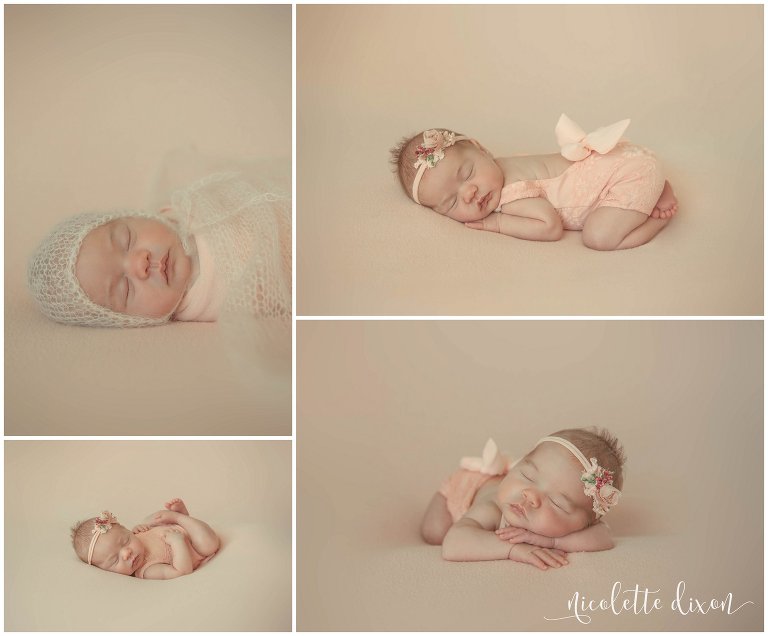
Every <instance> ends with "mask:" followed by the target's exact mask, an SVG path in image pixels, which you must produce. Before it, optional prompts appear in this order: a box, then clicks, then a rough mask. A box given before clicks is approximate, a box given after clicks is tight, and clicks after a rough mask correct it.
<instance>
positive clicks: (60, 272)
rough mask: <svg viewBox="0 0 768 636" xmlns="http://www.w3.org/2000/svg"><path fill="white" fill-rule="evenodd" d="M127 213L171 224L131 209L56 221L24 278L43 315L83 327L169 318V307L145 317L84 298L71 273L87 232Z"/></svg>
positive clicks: (141, 324)
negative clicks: (160, 313)
mask: <svg viewBox="0 0 768 636" xmlns="http://www.w3.org/2000/svg"><path fill="white" fill-rule="evenodd" d="M131 216H133V217H143V218H150V219H154V220H156V221H160V222H161V223H164V224H165V225H168V226H169V227H171V228H173V226H172V225H170V223H168V221H167V220H166V219H164V218H163V217H162V216H160V215H158V214H149V213H147V212H141V211H135V210H116V211H112V212H95V213H94V212H89V213H85V214H78V215H77V216H74V217H72V218H71V219H67V220H66V221H64V222H62V223H60V224H59V225H57V226H56V227H55V228H54V229H53V230H52V231H51V233H50V234H49V235H48V236H47V237H46V238H45V239H44V240H43V242H42V243H41V244H40V245H39V247H38V248H37V250H36V251H35V253H34V254H33V255H32V257H31V259H30V261H29V267H28V269H27V282H28V284H29V288H30V290H31V291H32V295H33V296H34V297H35V299H36V300H37V302H38V304H39V305H40V309H42V311H43V313H44V314H45V315H46V316H48V317H49V318H51V319H52V320H55V321H57V322H63V323H66V324H70V325H82V326H85V327H148V326H152V325H161V324H163V323H166V322H168V321H169V320H170V318H171V315H172V314H173V311H171V312H170V313H169V314H168V315H166V316H164V317H162V318H145V317H143V316H129V315H128V314H122V313H119V312H116V311H112V310H111V309H107V308H106V307H102V306H101V305H98V304H96V303H95V302H93V301H92V300H91V299H90V298H88V296H87V294H86V293H85V292H84V291H83V288H82V287H81V286H80V282H79V281H78V280H77V276H76V275H75V264H76V263H77V255H78V254H79V252H80V246H81V244H82V242H83V239H85V237H86V236H87V235H88V233H89V232H90V231H91V230H93V229H95V228H97V227H99V226H100V225H104V224H105V223H109V222H110V221H112V220H114V219H118V218H124V217H131ZM185 248H186V245H185ZM174 310H175V308H174Z"/></svg>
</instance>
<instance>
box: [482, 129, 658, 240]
mask: <svg viewBox="0 0 768 636" xmlns="http://www.w3.org/2000/svg"><path fill="white" fill-rule="evenodd" d="M563 117H565V116H563ZM625 121H626V122H627V124H626V125H628V122H629V120H625ZM562 123H563V120H562V118H561V122H560V123H559V124H558V128H556V132H557V133H558V141H560V145H561V148H562V149H563V150H562V154H563V155H564V156H566V155H570V156H566V158H567V159H569V160H573V159H572V157H573V156H578V154H576V155H575V154H574V153H573V152H569V150H568V147H567V146H569V145H570V146H578V147H579V148H580V149H583V152H587V153H588V154H587V155H586V157H584V158H583V159H579V160H576V161H574V162H573V163H572V164H571V165H570V166H568V168H566V170H565V172H563V173H562V174H561V175H560V176H558V177H553V178H551V179H534V180H528V181H515V182H513V183H510V184H508V185H505V186H504V188H503V189H502V191H501V200H500V202H499V208H497V210H498V209H500V207H501V206H502V205H504V204H506V203H511V202H512V201H517V200H518V199H527V198H533V197H542V198H544V199H546V200H547V201H549V202H550V203H551V204H552V207H554V208H555V209H556V210H557V212H558V214H559V215H560V218H561V219H562V221H563V227H564V228H565V229H566V230H581V229H583V228H584V223H585V221H586V219H587V216H589V213H590V212H592V210H595V209H597V208H600V207H613V208H623V209H626V210H637V211H639V212H642V213H643V214H647V215H650V214H651V212H652V211H653V208H654V206H655V205H656V202H657V201H658V200H659V196H660V195H661V192H662V190H663V189H664V182H665V177H664V172H663V170H662V166H661V162H660V161H659V159H658V158H657V157H656V155H655V154H654V153H653V152H652V151H651V150H648V149H647V148H644V147H643V146H638V145H636V144H633V143H631V142H629V141H627V140H623V139H622V140H621V141H619V140H618V137H616V138H615V139H607V140H606V137H607V135H606V134H605V131H608V129H609V128H611V127H609V128H605V129H599V130H598V131H595V133H592V134H591V135H583V136H582V135H577V136H581V137H582V138H581V139H580V140H578V141H576V143H572V144H565V143H563V141H562V139H561V133H562V131H561V130H559V128H560V126H561V124H562ZM568 123H569V124H573V122H570V120H568ZM620 123H621V122H620ZM574 125H575V124H574ZM626 125H625V126H624V128H626ZM614 126H616V124H614ZM592 135H598V137H599V138H600V140H601V141H602V142H603V143H602V146H601V147H600V150H599V151H598V150H596V149H595V147H594V146H598V145H600V144H598V143H593V144H590V143H589V142H590V137H591V136H592ZM619 136H620V135H619Z"/></svg>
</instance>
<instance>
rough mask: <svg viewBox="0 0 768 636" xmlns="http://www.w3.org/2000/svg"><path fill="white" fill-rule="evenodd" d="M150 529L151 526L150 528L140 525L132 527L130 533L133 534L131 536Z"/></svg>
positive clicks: (146, 525)
mask: <svg viewBox="0 0 768 636" xmlns="http://www.w3.org/2000/svg"><path fill="white" fill-rule="evenodd" d="M151 527H152V526H150V525H149V524H146V523H140V524H139V525H138V526H133V530H131V532H133V534H139V533H140V532H146V531H147V530H149V529H150V528H151Z"/></svg>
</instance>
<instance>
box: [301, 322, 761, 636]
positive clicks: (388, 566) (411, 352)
mask: <svg viewBox="0 0 768 636" xmlns="http://www.w3.org/2000/svg"><path fill="white" fill-rule="evenodd" d="M762 331H763V324H762V321H738V322H731V321H717V322H705V321H692V322H689V321H672V322H661V321H643V322H635V321H628V322H625V321H610V322H602V321H587V322H582V321H567V322H564V321H545V322H527V321H522V322H520V321H512V322H498V321H487V322H469V321H458V322H456V321H442V322H422V321H417V322H400V321H397V322H391V321H390V322H343V323H340V322H319V321H317V322H316V321H311V322H299V323H298V326H297V347H298V349H297V352H298V357H297V364H298V366H297V407H296V408H297V423H296V427H297V443H298V447H297V460H296V461H297V464H296V466H297V491H296V496H297V504H296V505H297V510H296V514H297V519H296V521H297V547H296V559H297V589H296V602H297V628H298V629H299V630H310V631H312V630H352V631H355V630H361V631H367V630H374V631H379V630H381V631H387V630H413V631H420V630H423V631H432V630H438V631H440V630H466V631H482V630H493V631H507V630H536V631H539V630H543V631H549V630H575V631H581V630H583V629H588V630H631V631H645V630H652V631H656V630H668V629H669V630H673V631H679V630H684V631H690V630H693V631H696V630H704V631H707V630H733V631H742V630H749V631H753V630H762V628H763V609H764V608H763V523H762V520H763V426H762V420H763V400H762V394H763V359H762V352H763V338H762ZM590 425H599V426H605V427H608V428H609V429H610V430H612V431H613V432H614V433H615V434H616V435H617V436H618V437H619V439H620V440H621V441H622V442H623V444H624V446H625V449H626V452H627V456H628V463H627V466H626V481H625V485H624V497H623V498H622V500H621V503H620V505H619V506H618V507H617V508H616V509H615V510H614V511H612V512H611V514H610V518H609V519H608V523H609V524H610V525H611V527H612V528H613V529H614V533H615V535H616V537H617V546H616V547H615V548H614V549H613V550H610V551H607V552H600V553H589V554H587V553H584V554H574V555H571V558H570V561H571V563H570V565H569V566H567V567H565V568H562V569H560V570H550V571H546V572H541V571H539V570H536V569H534V568H533V567H532V566H528V565H524V564H517V563H511V562H506V561H499V562H492V563H449V562H447V561H443V560H442V559H441V557H440V549H439V548H437V547H431V546H427V545H426V544H424V543H422V542H421V540H420V537H419V531H418V528H419V523H420V520H421V516H422V514H423V512H424V509H425V507H426V505H427V503H428V501H429V499H430V498H431V496H432V494H433V493H434V492H435V490H437V487H438V486H439V484H440V481H441V480H442V479H443V478H444V477H445V476H446V475H447V474H449V473H450V472H451V471H452V470H454V469H455V468H456V467H457V463H458V460H459V458H460V457H461V456H464V455H479V454H480V452H481V450H482V448H483V444H484V443H485V440H486V439H487V438H488V437H489V436H490V437H493V438H494V439H495V440H496V441H497V442H498V443H499V446H500V447H501V448H502V450H505V451H507V452H508V453H510V454H511V455H516V454H517V453H520V454H523V453H525V452H526V451H527V450H528V449H529V448H530V447H531V445H532V444H534V443H535V442H536V440H537V439H539V438H540V437H542V436H543V435H545V434H547V433H551V432H553V431H556V430H558V429H560V428H564V427H569V426H590ZM680 580H684V581H685V582H686V594H685V598H686V600H687V598H688V597H689V596H690V597H696V598H698V599H699V600H701V601H709V600H710V599H712V598H715V599H723V598H724V597H725V596H726V595H727V594H728V593H729V592H732V593H733V600H734V603H733V609H735V608H736V607H737V606H738V605H740V604H741V603H743V602H744V601H753V602H754V603H755V605H746V606H744V607H743V608H742V609H741V610H740V611H738V612H737V613H736V614H733V615H731V616H727V615H724V614H722V613H721V612H710V613H709V614H707V615H706V616H702V615H689V616H685V617H683V616H680V615H678V614H676V613H673V612H672V611H670V609H669V608H670V603H671V601H672V600H673V599H674V595H675V587H676V585H677V583H678V581H680ZM615 581H620V582H621V584H622V586H623V587H624V588H625V589H626V588H629V587H634V586H635V585H636V584H639V585H640V586H641V588H645V587H648V588H650V589H651V590H658V589H660V590H661V593H660V594H659V595H658V598H661V599H662V602H663V603H664V609H663V610H657V611H656V612H654V613H652V614H649V615H639V616H635V615H633V614H627V613H624V614H621V615H619V616H618V617H616V616H614V615H613V614H611V613H610V612H595V613H594V614H593V619H592V622H591V624H590V625H588V626H582V625H579V624H578V623H577V622H576V621H575V620H573V619H571V620H563V621H554V622H548V621H545V620H544V617H545V616H546V617H548V618H556V617H561V616H567V615H568V613H569V612H568V610H567V604H566V603H567V601H568V599H569V598H571V597H572V596H573V594H574V593H575V592H576V591H579V592H581V593H583V594H586V595H588V596H589V598H591V599H603V598H610V593H611V587H612V585H613V584H614V582H615ZM621 598H626V596H623V597H621Z"/></svg>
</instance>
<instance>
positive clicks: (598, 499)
mask: <svg viewBox="0 0 768 636" xmlns="http://www.w3.org/2000/svg"><path fill="white" fill-rule="evenodd" d="M590 464H591V466H590V467H589V470H586V471H585V472H583V473H582V474H581V481H582V482H584V494H585V495H587V497H592V510H593V511H594V512H595V514H596V515H597V516H598V517H601V516H602V515H604V514H605V513H606V512H608V511H609V510H610V509H611V507H613V506H615V505H616V504H617V503H619V497H620V496H621V491H620V490H618V489H617V488H614V486H613V473H612V472H611V471H610V470H607V469H605V468H603V467H602V466H598V465H597V459H595V458H594V457H592V458H591V459H590Z"/></svg>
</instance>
